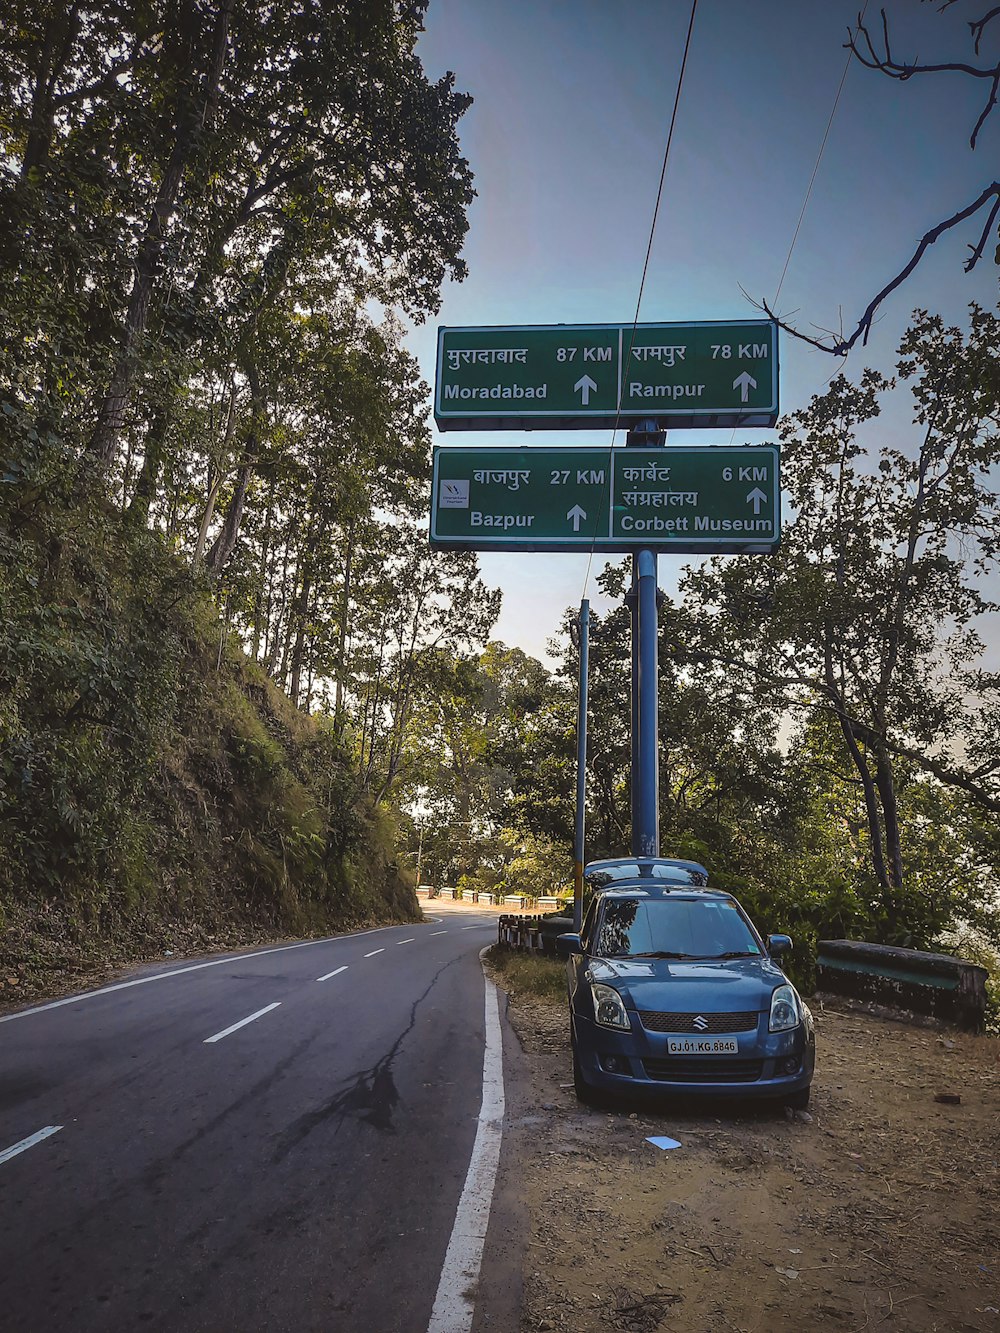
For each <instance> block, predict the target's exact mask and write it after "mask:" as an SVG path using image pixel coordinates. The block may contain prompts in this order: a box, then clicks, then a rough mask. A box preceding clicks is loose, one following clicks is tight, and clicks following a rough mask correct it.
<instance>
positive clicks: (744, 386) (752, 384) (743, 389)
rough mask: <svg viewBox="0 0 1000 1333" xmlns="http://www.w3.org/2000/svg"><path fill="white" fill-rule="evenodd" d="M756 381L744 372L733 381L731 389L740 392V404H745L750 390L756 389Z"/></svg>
mask: <svg viewBox="0 0 1000 1333" xmlns="http://www.w3.org/2000/svg"><path fill="white" fill-rule="evenodd" d="M756 387H757V381H756V380H755V379H754V377H753V376H752V375H748V374H747V372H746V371H745V370H744V372H743V374H742V375H740V377H739V378H738V379H735V380H733V388H734V389H739V391H740V402H741V403H745V402H746V401H747V397H748V395H749V391H750V390H751V389H756Z"/></svg>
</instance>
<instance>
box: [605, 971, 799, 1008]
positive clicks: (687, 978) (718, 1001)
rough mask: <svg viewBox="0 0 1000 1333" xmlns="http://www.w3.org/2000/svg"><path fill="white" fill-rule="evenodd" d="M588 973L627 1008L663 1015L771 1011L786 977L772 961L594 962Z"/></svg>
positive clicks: (785, 982)
mask: <svg viewBox="0 0 1000 1333" xmlns="http://www.w3.org/2000/svg"><path fill="white" fill-rule="evenodd" d="M589 971H590V974H591V979H592V980H593V981H599V982H602V983H604V984H605V985H608V986H614V988H615V989H616V990H617V991H619V992H620V994H621V995H622V996H623V997H624V999H625V1004H626V1007H627V1008H631V1009H642V1010H654V1011H658V1012H660V1013H675V1014H676V1013H680V1014H683V1013H706V1014H718V1013H730V1012H732V1011H734V1010H736V1011H747V1010H756V1011H758V1012H759V1011H760V1010H762V1009H768V1008H770V1005H771V993H772V991H773V990H774V988H775V986H782V985H785V984H787V982H788V978H787V977H786V976H785V974H784V972H782V970H781V968H780V967H777V966H776V965H775V964H774V963H772V962H771V960H770V959H769V958H728V959H722V960H719V961H709V960H698V959H691V960H687V959H681V958H591V959H590V960H589Z"/></svg>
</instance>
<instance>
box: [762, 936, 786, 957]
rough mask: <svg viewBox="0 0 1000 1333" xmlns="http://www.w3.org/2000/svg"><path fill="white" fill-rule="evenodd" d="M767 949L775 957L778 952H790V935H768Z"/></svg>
mask: <svg viewBox="0 0 1000 1333" xmlns="http://www.w3.org/2000/svg"><path fill="white" fill-rule="evenodd" d="M767 951H768V953H770V954H774V956H775V957H776V958H777V957H778V955H779V954H783V953H791V952H792V937H791V935H768V937H767Z"/></svg>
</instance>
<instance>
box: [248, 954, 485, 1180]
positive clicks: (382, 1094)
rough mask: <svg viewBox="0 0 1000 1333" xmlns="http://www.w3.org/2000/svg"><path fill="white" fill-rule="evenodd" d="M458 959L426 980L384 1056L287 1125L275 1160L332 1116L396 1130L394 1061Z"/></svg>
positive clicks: (281, 1159) (381, 1129)
mask: <svg viewBox="0 0 1000 1333" xmlns="http://www.w3.org/2000/svg"><path fill="white" fill-rule="evenodd" d="M459 961H461V960H460V958H453V959H452V960H451V962H449V963H445V964H444V966H443V967H441V968H439V969H438V971H437V972H435V973H434V975H433V976H432V977H431V979H430V981H429V982H428V983H427V989H426V990H425V991H424V993H423V994H422V995H418V996H417V998H416V999H415V1000H414V1001H413V1004H412V1005H411V1006H410V1021H409V1023H408V1024H407V1025H406V1027H405V1028H404V1029H403V1031H402V1032H401V1033H400V1034H399V1036H398V1037H397V1038H396V1040H395V1041H394V1042H393V1044H392V1046H391V1047H390V1048H389V1050H388V1051H387V1052H386V1054H385V1055H383V1056H382V1057H381V1059H379V1060H377V1061H376V1062H375V1064H373V1065H371V1066H370V1067H369V1068H368V1069H362V1070H361V1071H360V1072H359V1073H356V1074H351V1075H349V1076H348V1081H347V1082H346V1086H344V1087H343V1088H342V1089H341V1091H340V1092H338V1093H336V1094H335V1095H334V1096H333V1097H331V1098H330V1100H329V1101H327V1102H324V1104H323V1105H322V1106H318V1107H316V1109H315V1110H313V1111H307V1112H306V1114H305V1115H302V1116H299V1118H298V1119H297V1120H294V1121H293V1122H292V1123H291V1124H290V1125H289V1126H288V1128H287V1129H286V1130H285V1131H284V1132H283V1133H282V1135H281V1137H280V1139H279V1141H278V1145H277V1147H276V1148H275V1151H274V1154H273V1156H272V1158H271V1160H272V1162H275V1163H276V1162H280V1161H283V1160H284V1158H285V1157H287V1156H288V1154H289V1153H290V1152H291V1151H292V1149H293V1148H297V1147H298V1145H299V1144H300V1143H301V1142H302V1141H303V1139H305V1138H307V1137H308V1136H309V1135H310V1134H311V1133H312V1132H313V1130H314V1129H316V1128H317V1127H318V1126H319V1125H322V1124H323V1123H324V1122H326V1121H328V1120H332V1119H336V1120H340V1121H341V1122H343V1120H344V1118H345V1117H346V1116H349V1115H352V1116H354V1117H356V1118H357V1119H358V1120H362V1121H364V1123H365V1124H368V1125H371V1126H372V1127H373V1128H375V1129H377V1130H380V1131H381V1132H382V1133H384V1134H395V1133H396V1127H395V1125H394V1124H393V1113H394V1111H395V1109H396V1107H397V1106H398V1105H399V1100H400V1099H399V1091H398V1089H397V1087H396V1081H395V1079H394V1078H393V1073H392V1064H393V1061H394V1060H395V1058H396V1056H397V1055H398V1053H399V1050H400V1047H401V1046H402V1044H403V1042H404V1041H405V1040H406V1038H407V1037H408V1036H409V1035H410V1033H411V1032H412V1031H413V1027H414V1024H415V1023H416V1019H417V1010H418V1009H419V1007H420V1006H421V1005H422V1004H423V1002H424V1001H425V1000H426V999H427V997H428V995H430V993H431V991H432V990H433V989H434V986H435V985H436V984H437V982H438V980H439V979H440V978H441V977H442V976H443V975H444V973H445V972H447V970H448V968H449V967H454V965H455V964H456V963H457V962H459Z"/></svg>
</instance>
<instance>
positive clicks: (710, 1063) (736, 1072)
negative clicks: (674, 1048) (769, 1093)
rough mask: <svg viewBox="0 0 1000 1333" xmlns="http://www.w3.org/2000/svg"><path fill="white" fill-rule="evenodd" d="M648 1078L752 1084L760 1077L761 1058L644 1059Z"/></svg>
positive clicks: (668, 1080) (687, 1081) (680, 1081)
mask: <svg viewBox="0 0 1000 1333" xmlns="http://www.w3.org/2000/svg"><path fill="white" fill-rule="evenodd" d="M642 1063H643V1065H644V1067H645V1070H646V1077H647V1078H654V1079H656V1080H657V1081H658V1082H660V1083H753V1082H755V1081H756V1080H757V1079H759V1078H760V1075H761V1071H762V1070H763V1068H764V1062H763V1060H729V1059H716V1058H715V1057H709V1058H707V1059H703V1060H702V1059H694V1058H691V1059H688V1058H686V1057H685V1058H680V1057H677V1056H675V1057H673V1058H671V1059H667V1060H643V1062H642Z"/></svg>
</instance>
